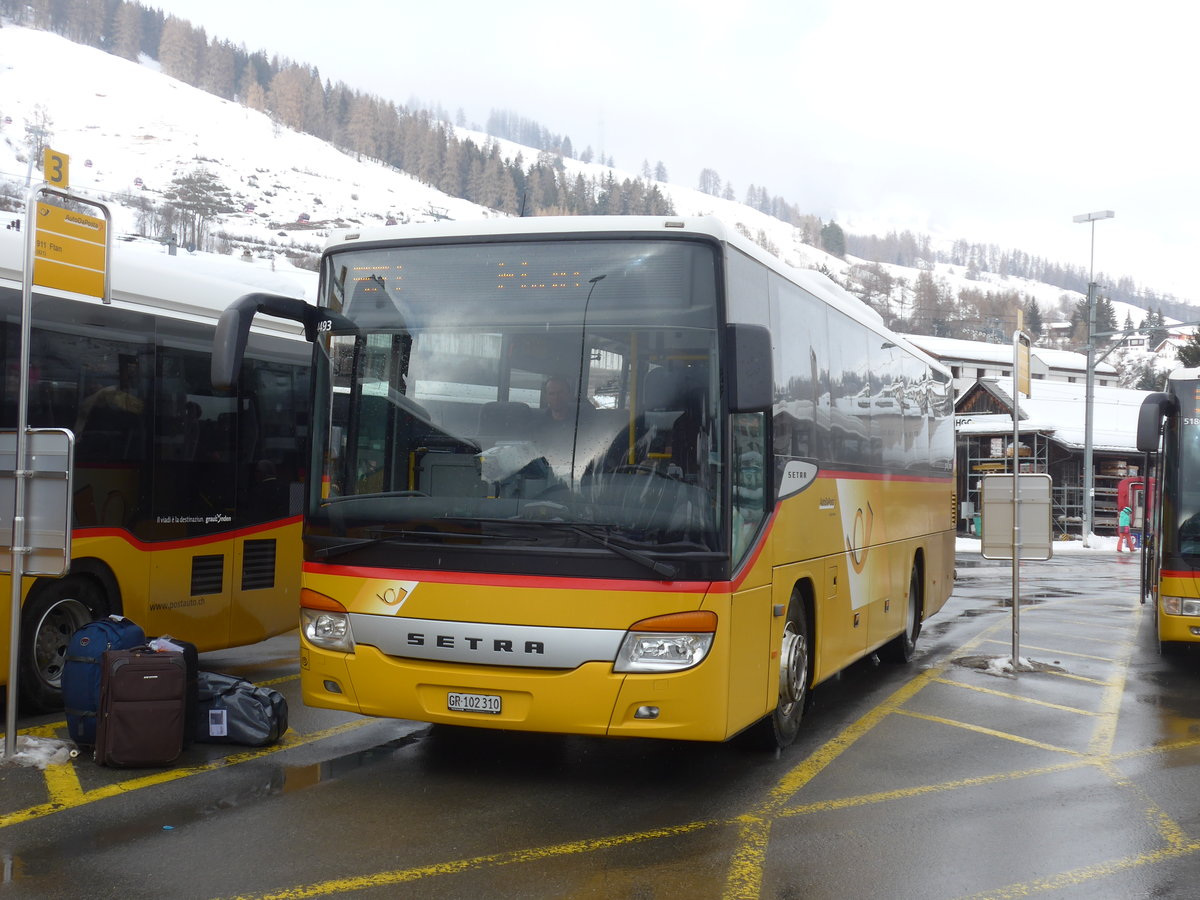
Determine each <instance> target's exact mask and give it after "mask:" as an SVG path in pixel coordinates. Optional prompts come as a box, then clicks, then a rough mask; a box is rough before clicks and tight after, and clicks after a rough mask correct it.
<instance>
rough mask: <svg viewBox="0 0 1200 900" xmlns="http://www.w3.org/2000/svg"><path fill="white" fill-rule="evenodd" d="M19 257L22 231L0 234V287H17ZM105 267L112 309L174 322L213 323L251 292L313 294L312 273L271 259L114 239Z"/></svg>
mask: <svg viewBox="0 0 1200 900" xmlns="http://www.w3.org/2000/svg"><path fill="white" fill-rule="evenodd" d="M24 259H25V233H24V232H22V231H12V230H9V229H4V230H2V231H0V284H3V285H5V286H8V287H11V288H12V289H14V290H20V289H21V284H22V278H23V271H24ZM111 268H112V272H111V275H110V284H111V286H112V291H111V292H112V303H113V306H114V307H117V308H120V309H126V310H131V311H136V312H149V311H153V312H154V313H156V314H159V315H164V314H165V315H169V316H172V317H175V318H183V319H191V320H197V319H204V320H215V319H216V318H217V317H218V316H220V314H221V312H222V311H223V310H224V309H225V308H226V307H227V306H229V304H230V303H232V302H233V301H234V300H236V299H238V297H241V296H243V295H244V294H248V293H252V292H255V291H265V292H270V293H275V294H283V295H285V296H289V297H297V298H299V299H303V300H307V301H308V302H310V303H311V302H314V300H315V298H316V295H317V275H316V273H315V272H307V271H304V270H302V269H296V268H294V267H292V266H291V265H290V264H286V267H282V266H281V267H280V268H279V270H278V271H276V270H275V269H274V268H273V264H272V262H271V261H267V260H250V261H243V260H241V259H238V258H236V257H233V256H224V255H221V254H217V253H202V252H196V253H189V252H187V251H186V250H180V251H179V252H178V253H177V254H176V255H174V256H172V255H170V254H168V252H167V248H166V246H165V245H163V244H161V243H159V242H158V241H149V240H145V239H135V240H124V239H118V240H114V241H113V246H112V260H111ZM37 292H38V293H39V294H47V295H53V296H63V297H71V298H74V299H78V296H79V295H76V294H68V293H64V292H60V291H55V290H52V289H47V288H41V287H39V288H38V289H37ZM96 302H99V301H98V300H97V301H96ZM255 324H256V326H266V327H267V330H269V331H276V332H280V331H282V332H287V333H289V334H291V333H295V334H299V333H300V327H299V325H297V324H296V323H294V322H287V321H284V320H277V319H267V318H264V319H263V320H262V322H256V323H255Z"/></svg>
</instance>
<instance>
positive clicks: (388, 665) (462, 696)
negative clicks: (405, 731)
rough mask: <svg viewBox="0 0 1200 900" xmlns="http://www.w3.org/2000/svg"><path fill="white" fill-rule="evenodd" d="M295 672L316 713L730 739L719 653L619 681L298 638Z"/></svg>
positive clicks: (602, 670)
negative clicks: (340, 647)
mask: <svg viewBox="0 0 1200 900" xmlns="http://www.w3.org/2000/svg"><path fill="white" fill-rule="evenodd" d="M300 664H301V678H300V682H301V688H302V691H303V698H304V702H305V704H307V705H308V706H314V707H320V708H324V709H337V710H344V711H348V712H355V713H360V714H362V715H367V716H382V717H389V718H399V719H413V720H416V721H422V722H435V723H441V724H452V725H466V726H472V727H477V728H500V729H510V730H514V731H539V732H555V733H564V734H581V735H606V736H610V737H616V736H622V737H657V738H671V739H676V740H698V741H720V740H724V739H726V738H727V737H729V736H730V730H729V727H728V715H727V709H726V707H725V705H724V703H723V701H722V700H721V698H723V697H724V696H725V694H726V683H727V674H726V666H725V663H724V659H723V656H722V655H720V654H710V655H709V657H708V658H707V659H705V660H704V662H702V663H701V664H699V665H697V666H695V667H693V668H691V669H688V670H685V671H683V672H674V673H670V674H653V675H651V674H645V675H642V674H638V675H624V674H617V673H614V672H613V667H612V663H610V662H589V663H584V664H583V665H580V666H578V667H576V668H574V669H570V670H559V669H553V670H552V669H534V668H509V667H500V666H477V665H465V664H458V663H439V662H431V661H428V660H414V659H405V658H398V657H392V656H387V655H385V654H384V653H382V652H380V651H379V650H378V649H376V648H375V647H372V646H369V645H361V644H360V645H358V646H357V647H356V648H355V651H354V653H338V652H333V651H328V650H322V649H319V648H317V647H314V646H312V645H311V644H309V643H308V642H307V641H305V640H303V639H302V641H301V650H300ZM455 707H458V708H455ZM467 707H472V709H471V710H470V711H469V710H468V709H467ZM497 710H498V711H497Z"/></svg>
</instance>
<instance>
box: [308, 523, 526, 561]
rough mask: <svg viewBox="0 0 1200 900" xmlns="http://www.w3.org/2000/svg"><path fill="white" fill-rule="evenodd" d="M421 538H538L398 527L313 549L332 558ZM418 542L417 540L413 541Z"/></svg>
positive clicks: (315, 554) (322, 556) (319, 556)
mask: <svg viewBox="0 0 1200 900" xmlns="http://www.w3.org/2000/svg"><path fill="white" fill-rule="evenodd" d="M414 538H420V539H421V540H423V541H424V540H428V539H429V538H439V539H442V540H447V539H462V540H473V541H474V540H480V541H514V540H516V541H524V542H525V543H533V542H534V541H535V540H537V539H536V538H532V537H513V536H511V535H500V534H475V533H470V532H466V533H464V532H459V531H409V530H406V529H397V530H395V531H387V532H386V533H385V534H383V535H382V536H380V537H369V538H339V540H340V541H344V543H339V544H335V545H334V546H332V547H318V548H317V549H316V550H314V551H313V553H312V555H313V558H314V559H330V558H332V557H334V556H342V555H343V554H345V553H349V552H351V551H352V550H361V549H363V548H364V547H371V546H374V545H376V544H387V543H392V542H396V541H402V540H409V541H412V540H413V539H414ZM413 542H414V543H416V541H413Z"/></svg>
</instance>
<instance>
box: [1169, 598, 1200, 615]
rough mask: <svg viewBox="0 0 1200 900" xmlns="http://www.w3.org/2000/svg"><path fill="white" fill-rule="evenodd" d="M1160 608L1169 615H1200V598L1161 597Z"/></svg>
mask: <svg viewBox="0 0 1200 900" xmlns="http://www.w3.org/2000/svg"><path fill="white" fill-rule="evenodd" d="M1162 609H1163V612H1165V613H1166V614H1167V615H1169V616H1200V600H1197V599H1195V598H1193V597H1169V596H1166V595H1164V596H1163V598H1162Z"/></svg>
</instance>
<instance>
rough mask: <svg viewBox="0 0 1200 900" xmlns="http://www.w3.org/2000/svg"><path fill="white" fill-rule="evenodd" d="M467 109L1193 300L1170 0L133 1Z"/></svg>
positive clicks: (1189, 137) (1189, 161)
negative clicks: (1090, 219) (1092, 218)
mask: <svg viewBox="0 0 1200 900" xmlns="http://www.w3.org/2000/svg"><path fill="white" fill-rule="evenodd" d="M148 2H149V3H150V4H151V5H154V6H158V7H160V8H161V9H163V11H164V12H166V13H168V14H174V15H178V16H180V17H182V18H185V19H188V20H190V21H191V22H193V23H194V24H196V25H198V26H201V27H203V28H205V30H206V31H207V32H208V35H209V37H210V38H211V37H213V36H217V37H222V38H226V39H229V40H231V41H233V42H234V43H244V44H245V45H246V47H247V49H249V50H251V51H254V50H258V49H263V50H266V51H267V52H268V53H272V54H274V53H278V54H279V55H281V56H287V57H289V58H291V59H294V60H296V61H298V62H304V63H310V64H313V65H316V66H317V67H318V68H319V69H320V71H321V75H322V76H323V77H324V78H327V79H330V80H333V81H339V80H340V81H344V82H346V83H347V84H348V85H350V86H351V87H353V88H358V89H361V90H365V91H368V92H370V93H376V94H379V95H381V96H384V97H387V98H388V99H391V100H394V101H396V102H398V103H407V102H408V101H409V100H410V99H412V98H417V99H419V100H420V101H422V102H423V103H425V104H427V105H435V104H440V105H441V106H442V107H444V108H445V109H446V110H447V111H449V113H450V114H451V115H455V114H456V113H457V111H458V110H459V109H460V108H461V109H462V110H463V112H464V113H465V115H466V117H467V120H468V122H477V123H480V124H483V123H485V122H486V120H487V116H488V113H489V112H490V111H491V110H493V109H507V110H511V111H513V112H515V113H517V114H519V115H521V116H523V117H525V118H529V119H533V120H535V121H537V122H539V123H540V124H541V125H543V126H544V127H545V128H547V129H549V130H550V131H551V132H554V133H558V134H564V135H567V136H569V137H570V138H571V141H572V143H573V144H574V146H575V148H576V150H577V151H579V150H582V149H583V148H584V147H587V146H591V147H592V148H593V149H594V150H595V151H596V152H597V153H600V152H603V153H604V154H605V155H608V156H612V157H613V158H614V159H615V162H616V164H617V165H618V166H619V167H621V168H624V169H627V170H629V171H631V172H634V173H637V172H640V171H641V166H642V161H643V160H647V161H649V162H650V164H651V165H652V166H653V165H654V164H655V163H656V162H658V161H659V160H661V161H662V162H663V163H664V164H665V165H666V167H667V170H668V172H669V174H670V178H671V180H672V181H673V182H676V183H679V184H684V185H687V186H691V187H695V186H696V185H697V183H698V179H699V173H700V170H701V169H702V168H705V167H707V168H711V169H715V170H716V171H717V172H718V173H719V174H720V176H721V178H722V179H724V180H725V181H727V182H731V183H732V184H733V187H734V190H735V192H736V194H737V196H738V198H739V199H741V198H742V197H744V195H745V191H746V188H747V186H749V185H750V184H756V185H759V186H764V187H766V188H767V189H768V190H769V191H770V192H771V193H772V194H773V195H777V196H782V197H784V198H786V199H787V200H789V201H790V202H792V203H794V204H796V205H797V206H799V208H800V209H801V210H802V211H804V212H812V213H815V214H817V215H820V216H822V217H823V218H826V219H828V218H831V217H832V218H835V219H836V220H837V221H838V222H839V223H840V224H842V225H843V226H844V227H846V228H847V229H848V230H851V231H884V230H888V229H890V228H906V227H907V228H912V229H914V230H919V231H922V232H925V233H928V234H932V235H934V236H935V237H939V236H945V237H954V238H958V237H961V238H965V239H967V240H970V241H977V242H982V243H995V244H999V245H1001V246H1003V247H1017V248H1020V249H1023V250H1026V251H1028V252H1030V253H1033V254H1036V255H1041V256H1045V257H1048V258H1050V259H1054V260H1056V261H1060V262H1064V263H1068V264H1074V265H1080V266H1083V267H1085V268H1086V267H1087V266H1088V265H1089V258H1090V257H1089V254H1090V239H1091V235H1092V230H1091V226H1089V225H1080V224H1075V223H1074V222H1073V221H1072V219H1073V217H1074V216H1075V215H1077V214H1080V213H1088V212H1093V211H1096V210H1103V209H1112V210H1114V211H1115V212H1116V217H1115V218H1114V219H1112V220H1111V221H1102V222H1099V223H1097V225H1096V226H1095V265H1096V269H1097V271H1098V272H1104V273H1108V274H1111V275H1113V276H1120V275H1128V276H1130V277H1132V278H1134V279H1135V280H1136V281H1137V282H1138V284H1139V285H1141V286H1143V287H1149V288H1153V289H1157V290H1159V291H1169V292H1173V293H1175V294H1176V295H1177V296H1179V297H1180V298H1183V299H1190V300H1193V301H1196V302H1200V275H1198V274H1194V263H1193V260H1194V258H1195V256H1196V253H1197V248H1200V176H1198V175H1197V172H1198V167H1197V164H1196V157H1197V154H1198V153H1200V142H1198V141H1197V131H1198V129H1197V125H1196V122H1197V116H1198V112H1197V108H1196V107H1197V103H1196V100H1197V98H1196V94H1197V87H1198V85H1200V77H1198V76H1197V71H1198V67H1197V64H1196V61H1195V60H1196V51H1195V48H1194V45H1195V41H1196V37H1195V35H1196V32H1197V27H1196V26H1197V25H1200V7H1195V8H1194V9H1193V8H1192V5H1191V4H1184V3H1182V2H1179V0H1143V2H1142V3H1139V4H1136V5H1134V4H1130V3H1128V2H1121V3H1118V2H1114V0H1008V2H1005V3H980V2H971V0H910V2H898V0H742V2H741V3H740V4H734V3H732V2H729V0H725V2H722V3H714V2H711V0H636V2H634V0H607V2H605V3H600V4H575V3H571V2H569V0H560V2H553V3H552V2H545V0H528V2H522V0H510V2H508V3H501V2H495V0H492V2H480V0H447V2H441V3H438V2H428V0H421V2H414V0H399V2H395V3H380V2H379V0H337V2H333V3H330V2H328V0H323V2H311V0H289V2H287V3H279V2H253V3H251V2H246V0H157V2H156V0H148Z"/></svg>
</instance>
